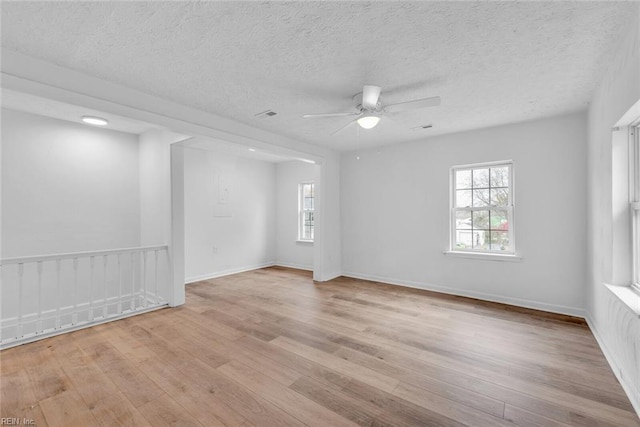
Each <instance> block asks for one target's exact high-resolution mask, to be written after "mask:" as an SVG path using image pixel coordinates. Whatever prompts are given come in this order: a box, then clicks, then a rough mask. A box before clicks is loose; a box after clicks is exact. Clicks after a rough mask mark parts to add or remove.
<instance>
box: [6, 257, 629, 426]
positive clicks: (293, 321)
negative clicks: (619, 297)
mask: <svg viewBox="0 0 640 427" xmlns="http://www.w3.org/2000/svg"><path fill="white" fill-rule="evenodd" d="M0 375H1V377H0V378H1V388H2V394H1V398H2V401H1V403H0V409H1V411H0V412H1V416H2V417H20V418H27V419H34V420H35V421H36V422H37V425H38V426H46V425H49V426H98V425H102V426H117V425H131V426H153V427H157V426H164V425H180V426H189V425H195V426H218V425H229V426H251V425H255V426H286V425H309V426H322V427H330V426H343V425H355V424H360V425H367V426H369V425H371V426H420V425H431V426H453V425H471V426H490V427H494V426H504V425H520V426H562V425H580V426H596V425H597V426H640V421H639V419H638V417H637V415H636V414H635V413H634V412H633V409H632V407H631V405H630V403H629V400H628V399H627V397H626V396H625V394H624V392H623V391H622V389H621V387H620V385H619V384H618V382H617V381H616V379H615V377H614V375H613V373H612V372H611V370H610V368H609V366H608V365H607V362H606V361H605V359H604V356H603V355H602V353H601V351H600V350H599V348H598V346H597V344H596V342H595V339H594V338H593V336H592V334H591V332H590V331H589V329H588V328H587V326H586V325H585V324H584V322H583V321H581V320H580V319H575V318H569V317H564V316H558V315H551V314H547V313H542V312H537V311H533V310H526V309H518V308H515V307H511V306H505V305H501V304H493V303H487V302H482V301H477V300H472V299H466V298H458V297H452V296H446V295H441V294H436V293H431V292H425V291H419V290H414V289H407V288H402V287H397V286H390V285H381V284H375V283H371V282H366V281H361V280H354V279H346V278H339V279H336V280H332V281H331V282H328V283H314V282H313V281H312V280H311V275H310V273H307V272H301V271H297V270H291V269H283V268H267V269H262V270H256V271H252V272H247V273H242V274H237V275H234V276H228V277H224V278H219V279H214V280H209V281H204V282H200V283H197V284H194V285H189V286H187V303H186V304H185V305H184V306H182V307H179V308H175V309H164V310H160V311H156V312H153V313H148V314H144V315H140V316H136V317H133V318H129V319H125V320H120V321H117V322H112V323H109V324H105V325H100V326H97V327H93V328H90V329H85V330H82V331H77V332H74V333H71V334H66V335H61V336H58V337H54V338H50V339H47V340H43V341H39V342H36V343H32V344H27V345H23V346H20V347H16V348H13V349H8V350H5V351H2V352H0Z"/></svg>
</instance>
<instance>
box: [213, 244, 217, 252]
mask: <svg viewBox="0 0 640 427" xmlns="http://www.w3.org/2000/svg"><path fill="white" fill-rule="evenodd" d="M213 253H214V254H217V253H218V248H217V247H215V246H214V247H213Z"/></svg>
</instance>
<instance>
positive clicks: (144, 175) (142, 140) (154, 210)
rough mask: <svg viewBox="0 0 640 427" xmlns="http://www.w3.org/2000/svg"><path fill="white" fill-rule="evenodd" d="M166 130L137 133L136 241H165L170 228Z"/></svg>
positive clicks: (162, 242)
mask: <svg viewBox="0 0 640 427" xmlns="http://www.w3.org/2000/svg"><path fill="white" fill-rule="evenodd" d="M166 136H167V135H166V132H163V131H161V130H158V129H151V130H148V131H147V132H145V133H143V134H141V135H140V136H139V145H140V156H139V160H140V167H139V174H140V178H139V179H140V245H142V246H153V245H165V244H168V243H169V236H170V231H171V211H170V210H171V201H170V197H171V190H170V188H171V174H170V162H171V161H170V157H169V156H170V144H169V141H167V139H166Z"/></svg>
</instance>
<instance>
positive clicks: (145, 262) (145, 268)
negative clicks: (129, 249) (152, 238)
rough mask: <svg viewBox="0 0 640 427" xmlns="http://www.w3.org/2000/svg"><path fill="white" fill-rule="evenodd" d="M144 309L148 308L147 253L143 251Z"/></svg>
mask: <svg viewBox="0 0 640 427" xmlns="http://www.w3.org/2000/svg"><path fill="white" fill-rule="evenodd" d="M142 307H144V308H147V252H146V251H142Z"/></svg>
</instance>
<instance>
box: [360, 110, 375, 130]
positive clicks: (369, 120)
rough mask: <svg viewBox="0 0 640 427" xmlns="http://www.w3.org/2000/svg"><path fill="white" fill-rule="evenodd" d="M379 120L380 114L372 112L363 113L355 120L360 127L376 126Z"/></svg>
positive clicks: (369, 127) (370, 127)
mask: <svg viewBox="0 0 640 427" xmlns="http://www.w3.org/2000/svg"><path fill="white" fill-rule="evenodd" d="M379 121H380V116H378V115H376V114H373V113H365V114H364V115H363V116H362V117H360V118H359V119H358V120H357V122H358V124H359V125H360V127H361V128H362V129H372V128H374V127H376V125H377V124H378V122H379Z"/></svg>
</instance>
